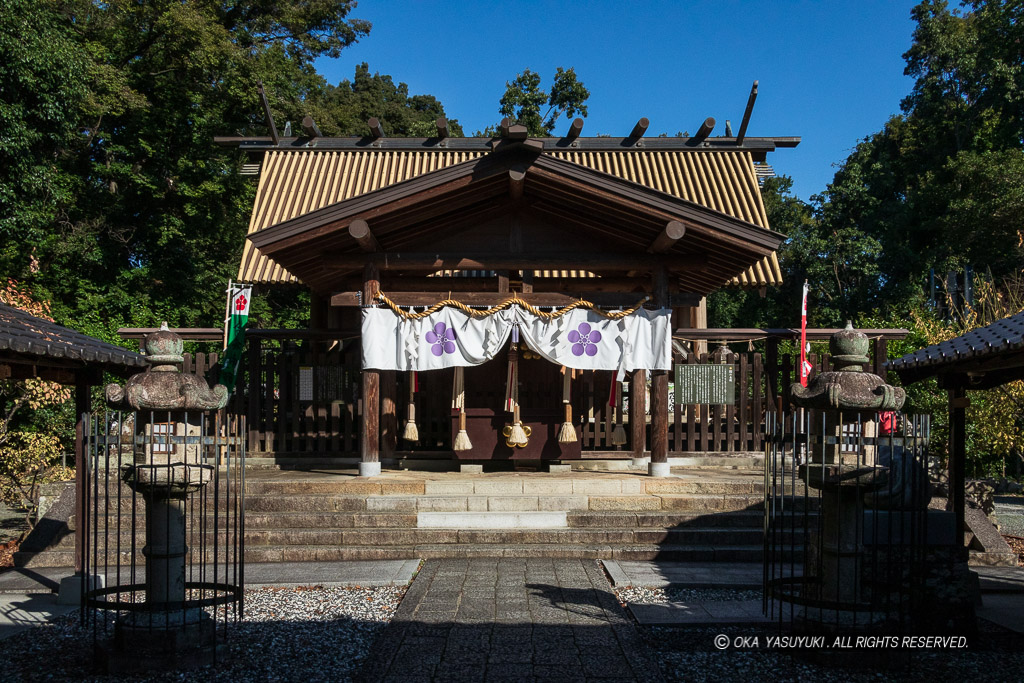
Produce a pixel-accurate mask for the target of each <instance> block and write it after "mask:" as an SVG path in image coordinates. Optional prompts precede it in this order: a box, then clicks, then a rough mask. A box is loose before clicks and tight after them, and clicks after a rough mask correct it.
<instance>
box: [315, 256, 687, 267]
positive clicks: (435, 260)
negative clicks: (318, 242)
mask: <svg viewBox="0 0 1024 683" xmlns="http://www.w3.org/2000/svg"><path fill="white" fill-rule="evenodd" d="M323 258H324V260H325V265H327V266H329V267H330V268H332V269H335V270H353V269H359V268H362V267H363V266H365V265H366V264H367V262H368V261H373V262H375V263H376V264H377V265H378V267H380V269H381V270H428V271H433V270H521V269H522V268H524V267H526V268H533V269H539V270H589V271H597V270H604V271H629V270H650V269H651V268H654V267H655V266H668V267H671V268H673V269H674V270H678V269H700V268H701V267H702V266H703V265H704V264H705V263H706V262H707V256H706V255H705V254H678V255H676V254H673V255H662V254H608V253H600V252H596V253H586V252H582V253H581V252H577V253H574V254H565V255H562V254H531V253H524V254H509V253H507V252H493V253H471V252H458V253H455V252H452V253H446V252H438V253H430V252H375V253H373V254H358V253H352V252H342V253H334V252H327V253H325V254H324V255H323Z"/></svg>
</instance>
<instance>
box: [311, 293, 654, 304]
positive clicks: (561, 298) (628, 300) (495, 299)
mask: <svg viewBox="0 0 1024 683" xmlns="http://www.w3.org/2000/svg"><path fill="white" fill-rule="evenodd" d="M384 294H386V295H387V297H388V298H389V299H391V300H392V301H393V302H395V304H396V305H398V306H432V305H433V304H436V303H437V302H438V301H440V300H441V299H442V298H443V297H444V293H443V292H387V291H385V292H384ZM516 296H517V297H518V298H519V299H521V300H522V301H525V302H527V303H529V304H531V305H533V306H568V305H569V304H571V303H574V302H576V301H578V300H579V297H575V296H572V295H570V294H562V293H560V292H533V293H520V294H516ZM646 296H647V295H646V294H644V293H642V292H596V293H594V294H588V295H586V296H585V297H584V298H585V300H586V301H589V302H591V303H592V304H595V305H597V306H602V307H613V308H619V307H628V306H633V305H635V304H636V303H637V302H639V301H642V300H643V299H644V298H645V297H646ZM511 298H512V294H509V293H502V292H459V293H457V294H454V293H453V294H452V299H455V300H456V301H460V302H462V303H464V304H466V305H467V306H488V307H489V306H497V305H498V304H501V303H504V302H505V301H508V300H509V299H511ZM331 305H332V306H349V307H351V306H358V305H359V301H358V297H357V296H356V293H355V292H338V293H336V294H334V295H333V296H331Z"/></svg>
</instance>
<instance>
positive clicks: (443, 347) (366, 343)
mask: <svg viewBox="0 0 1024 683" xmlns="http://www.w3.org/2000/svg"><path fill="white" fill-rule="evenodd" d="M510 337H512V338H516V337H518V340H519V341H520V342H521V343H523V344H525V345H526V347H528V348H530V349H532V350H533V351H535V352H537V353H538V354H540V355H541V356H543V357H544V358H546V359H548V360H549V361H551V362H552V363H556V364H558V365H564V366H566V367H570V368H577V369H582V370H619V371H626V372H628V371H631V370H633V369H636V368H641V369H646V370H669V369H671V367H672V330H671V311H669V310H660V311H647V310H644V309H640V310H638V311H636V312H635V313H631V314H630V315H628V316H626V317H624V318H621V319H619V320H609V319H607V318H604V317H602V316H600V315H598V314H597V313H594V312H593V311H590V310H587V309H582V308H578V309H574V310H572V311H569V312H568V313H566V314H565V315H562V316H560V317H558V318H553V319H550V320H549V319H545V318H543V317H540V316H535V315H533V314H532V313H530V312H529V311H526V310H524V309H522V308H520V307H518V306H512V307H510V308H508V309H506V310H504V311H500V312H498V313H496V314H494V315H490V316H487V317H484V318H473V317H471V316H469V315H466V314H465V313H463V312H462V311H460V310H459V309H457V308H443V309H441V310H439V311H436V312H435V313H432V314H431V315H429V316H426V317H423V318H420V319H417V320H407V319H404V318H402V317H401V316H399V315H397V314H395V313H394V312H393V311H391V310H390V309H387V308H366V309H363V325H362V345H363V367H364V368H375V369H379V370H402V371H410V370H415V371H418V372H422V371H425V370H438V369H441V368H451V367H456V366H461V367H466V366H470V365H480V364H481V363H485V362H487V361H488V360H491V359H492V358H495V357H496V356H498V354H499V353H501V352H502V349H503V348H504V347H505V345H506V344H507V343H508V341H509V338H510Z"/></svg>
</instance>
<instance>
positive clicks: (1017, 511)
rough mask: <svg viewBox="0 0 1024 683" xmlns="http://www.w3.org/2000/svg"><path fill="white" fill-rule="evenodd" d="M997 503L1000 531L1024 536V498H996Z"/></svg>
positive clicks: (996, 513)
mask: <svg viewBox="0 0 1024 683" xmlns="http://www.w3.org/2000/svg"><path fill="white" fill-rule="evenodd" d="M995 503H996V512H995V515H996V519H997V520H998V521H999V531H1001V532H1002V533H1004V534H1012V535H1014V536H1024V496H996V497H995Z"/></svg>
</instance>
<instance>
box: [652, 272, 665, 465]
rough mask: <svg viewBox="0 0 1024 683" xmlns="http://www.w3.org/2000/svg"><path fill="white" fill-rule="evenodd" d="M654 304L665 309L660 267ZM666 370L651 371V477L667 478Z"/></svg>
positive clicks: (654, 278) (663, 278) (656, 276)
mask: <svg viewBox="0 0 1024 683" xmlns="http://www.w3.org/2000/svg"><path fill="white" fill-rule="evenodd" d="M652 293H653V295H654V297H653V298H654V304H655V305H656V306H657V307H658V308H667V307H668V305H669V296H668V271H667V270H666V269H665V267H664V266H660V267H658V268H656V269H655V270H654V273H653V288H652ZM668 372H669V371H668V370H651V464H650V466H649V468H648V472H649V473H650V474H651V476H655V477H667V476H668V475H669V466H668Z"/></svg>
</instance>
